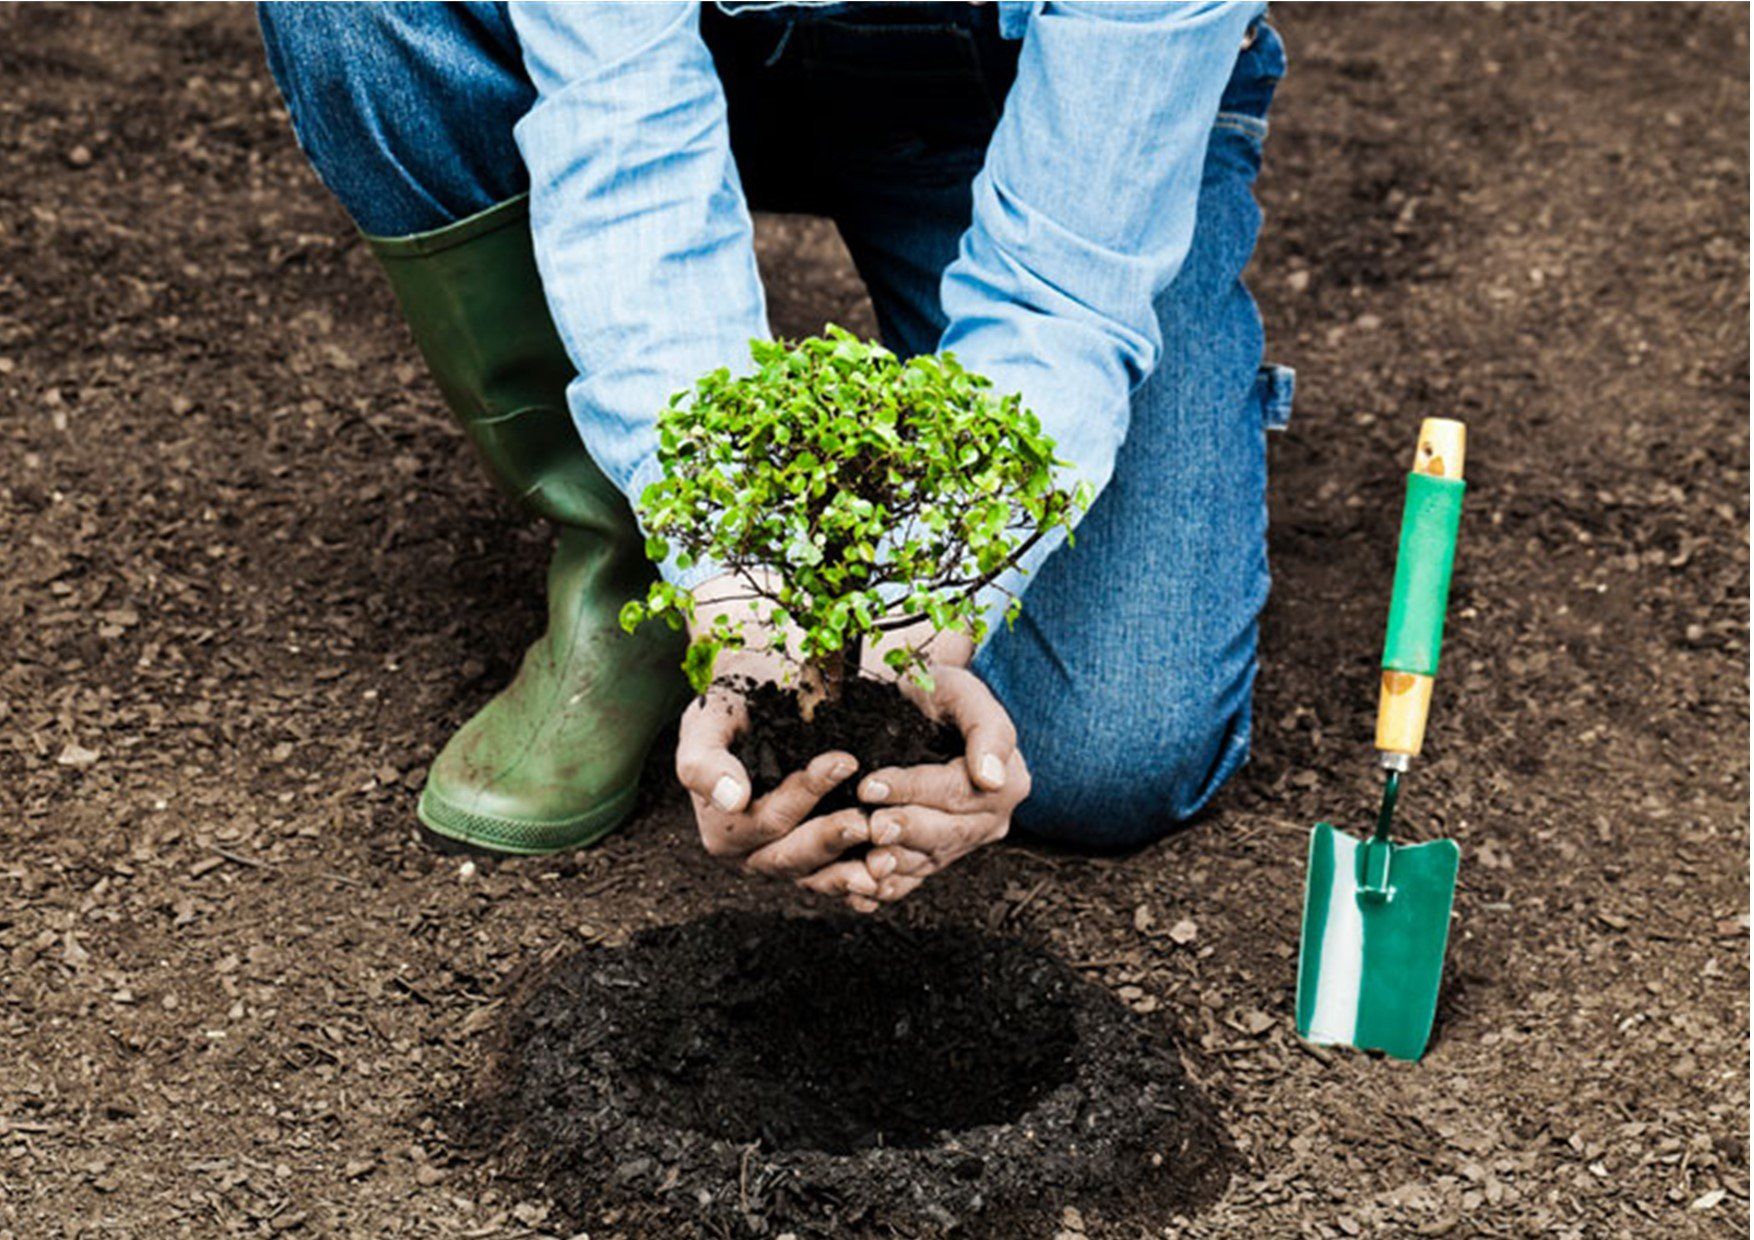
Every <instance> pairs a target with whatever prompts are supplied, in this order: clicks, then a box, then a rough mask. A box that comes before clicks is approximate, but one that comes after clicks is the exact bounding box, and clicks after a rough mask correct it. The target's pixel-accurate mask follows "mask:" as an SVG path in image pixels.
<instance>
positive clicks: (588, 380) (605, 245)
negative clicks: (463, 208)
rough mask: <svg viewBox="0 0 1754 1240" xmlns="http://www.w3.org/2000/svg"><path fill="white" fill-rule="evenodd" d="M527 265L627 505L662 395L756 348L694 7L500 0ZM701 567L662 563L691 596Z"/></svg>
mask: <svg viewBox="0 0 1754 1240" xmlns="http://www.w3.org/2000/svg"><path fill="white" fill-rule="evenodd" d="M511 16H512V21H513V24H514V26H515V28H516V30H517V34H518V39H519V42H520V44H521V45H522V49H523V56H524V62H525V66H526V68H527V69H528V71H529V74H530V77H531V80H532V81H533V82H534V83H535V86H536V91H537V100H536V103H535V105H534V106H533V107H532V108H531V110H530V112H529V113H528V114H527V115H526V116H525V117H524V118H523V119H522V120H521V121H520V122H519V123H518V126H517V143H518V149H519V151H520V153H521V154H522V155H523V158H524V162H525V164H526V165H528V167H529V171H530V222H531V231H532V234H533V238H534V242H535V248H536V262H537V266H538V267H539V269H540V270H541V273H542V283H543V287H544V288H545V289H546V291H547V295H548V303H549V308H550V310H551V312H552V313H553V316H554V320H555V325H556V327H557V328H558V329H559V332H560V337H561V339H562V341H563V342H564V343H565V345H566V348H567V352H568V354H569V355H570V356H571V358H572V362H573V365H574V366H575V367H577V369H578V377H577V378H576V379H574V380H573V383H572V385H571V387H569V388H568V390H567V400H568V403H569V406H570V408H571V410H572V415H573V419H574V421H575V422H576V423H577V425H578V429H579V433H580V435H581V436H582V437H583V439H584V442H585V446H586V448H587V449H588V450H589V451H590V453H591V456H592V457H593V458H594V459H595V460H596V462H597V464H598V465H599V466H601V467H602V469H603V471H604V473H606V474H607V475H608V476H609V478H610V479H611V481H613V482H614V483H615V484H616V486H618V487H619V488H620V489H621V490H622V491H623V493H625V494H626V495H627V496H628V498H629V499H630V500H632V501H635V502H637V501H638V499H639V495H640V492H641V491H643V490H644V489H645V487H646V486H647V485H648V484H649V483H651V482H652V481H654V480H656V479H657V478H658V476H659V472H660V471H659V466H658V462H657V455H656V453H657V446H658V439H657V430H656V425H657V418H658V414H659V412H660V410H662V409H663V407H664V405H665V404H666V403H667V402H668V401H669V399H670V397H671V395H672V394H674V393H675V392H677V391H679V390H682V389H684V388H686V387H688V386H689V385H691V384H692V383H693V382H694V380H695V379H696V378H698V377H699V376H701V375H703V374H706V373H707V372H709V371H711V370H715V369H717V368H718V367H721V366H727V367H730V368H732V369H733V370H735V369H739V368H741V367H743V366H745V365H747V359H748V354H749V341H750V339H751V338H765V337H766V336H767V331H768V329H767V312H766V307H765V305H764V302H763V297H762V289H761V280H760V276H759V275H758V273H757V270H756V264H755V249H754V242H753V226H752V223H751V220H750V216H749V210H748V207H747V205H746V203H745V201H744V197H743V189H742V185H741V183H740V181H739V180H738V177H737V166H736V163H735V162H734V161H733V159H732V157H731V143H730V132H729V126H728V124H727V121H726V113H725V97H724V90H723V88H722V87H721V85H720V82H719V78H718V74H717V72H716V70H715V69H714V66H713V60H712V55H711V53H710V52H709V51H708V50H707V47H706V44H705V42H704V41H703V40H702V38H701V33H700V14H699V9H698V5H696V4H692V3H652V4H512V5H511ZM712 571H714V568H713V566H711V565H703V566H697V567H696V568H694V569H693V570H690V571H689V572H686V573H683V572H679V571H677V570H675V568H674V566H666V567H665V575H666V576H667V577H669V578H670V579H671V580H673V581H678V582H679V583H680V584H683V585H687V586H692V585H694V584H697V583H698V581H699V580H701V579H702V578H703V577H704V576H706V575H708V574H710V573H711V572H712Z"/></svg>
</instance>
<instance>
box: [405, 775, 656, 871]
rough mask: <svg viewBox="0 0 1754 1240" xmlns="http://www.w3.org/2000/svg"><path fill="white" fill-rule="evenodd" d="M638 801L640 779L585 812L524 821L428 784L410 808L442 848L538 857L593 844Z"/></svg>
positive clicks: (614, 825) (624, 819)
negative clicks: (492, 813)
mask: <svg viewBox="0 0 1754 1240" xmlns="http://www.w3.org/2000/svg"><path fill="white" fill-rule="evenodd" d="M638 800H639V784H638V782H637V781H636V782H634V783H632V784H629V785H628V786H627V787H626V788H624V789H622V790H621V791H620V792H617V793H615V794H614V795H613V796H611V797H610V798H609V799H608V800H606V801H602V802H600V803H599V804H597V805H596V806H594V807H593V808H592V809H591V810H589V811H588V812H586V813H583V814H575V815H573V816H572V817H570V818H561V819H557V820H555V821H553V822H524V821H520V820H518V819H515V818H492V817H488V816H487V815H484V814H477V813H473V812H471V811H469V810H466V809H461V808H459V807H457V806H455V805H451V804H449V803H448V802H446V801H445V800H444V799H443V798H442V797H440V796H438V795H437V794H436V793H434V792H433V790H432V789H431V788H430V787H427V788H425V789H423V790H422V791H421V793H420V804H419V805H418V806H417V807H416V809H415V813H416V814H417V815H418V816H419V818H420V825H421V826H423V827H425V828H426V833H427V835H428V836H429V837H430V838H432V840H433V842H434V843H435V844H437V845H438V846H439V847H440V848H443V849H445V850H446V851H479V852H484V853H494V854H499V855H502V856H503V855H510V856H514V857H540V856H544V855H546V854H548V853H557V852H565V851H566V850H567V849H569V848H587V847H589V846H590V845H592V844H595V843H596V842H597V841H598V840H600V839H602V838H603V837H604V836H605V835H608V834H609V833H610V832H611V831H613V830H615V828H616V827H619V826H620V825H621V824H622V823H623V822H625V821H627V818H628V816H629V815H631V814H632V813H633V809H634V805H635V803H636V802H637V801H638Z"/></svg>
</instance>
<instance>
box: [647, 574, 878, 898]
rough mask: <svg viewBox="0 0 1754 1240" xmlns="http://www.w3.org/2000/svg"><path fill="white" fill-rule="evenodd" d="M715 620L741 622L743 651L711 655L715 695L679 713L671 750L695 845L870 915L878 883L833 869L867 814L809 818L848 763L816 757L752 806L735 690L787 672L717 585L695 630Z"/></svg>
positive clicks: (854, 866)
mask: <svg viewBox="0 0 1754 1240" xmlns="http://www.w3.org/2000/svg"><path fill="white" fill-rule="evenodd" d="M719 612H729V613H730V614H731V616H732V619H733V620H735V621H739V622H741V624H742V626H743V632H744V638H745V641H746V643H747V645H746V646H745V648H743V649H739V650H728V651H725V652H723V653H721V654H720V655H719V661H718V665H717V668H716V677H715V681H714V684H713V687H712V689H711V691H710V692H708V694H707V695H706V696H705V697H704V698H700V699H697V700H696V701H695V702H694V703H693V704H692V705H690V706H689V708H688V710H687V711H686V712H684V714H683V716H682V727H681V736H680V739H679V740H678V742H677V746H676V776H677V778H678V779H679V780H681V782H682V786H683V787H685V788H687V789H688V792H689V796H690V799H691V800H692V801H693V803H694V817H695V823H696V826H697V827H698V828H699V831H700V840H701V844H702V846H704V847H705V848H706V850H707V852H709V853H711V854H712V855H713V856H715V857H718V858H720V859H722V860H724V861H726V862H727V863H729V864H731V865H734V866H736V867H737V868H738V869H741V870H743V871H745V872H746V873H750V874H761V875H765V876H767V877H769V878H775V879H781V880H786V881H790V882H793V883H796V884H797V885H798V886H800V887H804V888H806V889H808V890H810V891H815V892H818V893H820V894H822V895H827V896H831V897H835V898H839V899H844V900H846V901H847V903H848V904H849V905H851V907H853V908H854V909H856V910H858V911H859V912H871V911H873V910H874V909H876V907H877V900H876V895H877V890H878V881H877V880H876V879H875V878H873V877H872V876H871V874H870V871H869V870H868V869H867V868H866V865H865V863H864V862H863V861H862V860H859V859H852V860H844V861H843V860H841V858H842V857H843V856H844V854H845V853H846V852H847V851H848V850H849V849H852V848H856V847H858V846H860V845H863V844H866V843H868V842H869V841H870V819H869V816H868V813H867V811H866V810H864V809H859V808H853V809H845V810H841V811H839V812H838V813H833V814H826V815H821V816H813V811H814V810H815V808H816V806H817V804H818V803H819V802H820V801H821V800H822V798H823V797H825V796H826V795H828V793H829V792H831V791H832V790H833V789H834V788H835V787H837V786H838V785H839V784H841V783H842V782H843V781H845V780H846V779H848V778H850V777H851V776H852V774H853V773H854V772H855V771H856V770H857V769H858V762H857V760H856V759H855V758H854V757H853V756H852V755H851V754H848V753H842V752H838V751H836V752H830V753H825V754H821V755H818V756H817V757H816V758H815V759H813V760H812V761H811V762H810V764H809V765H808V766H807V767H805V768H804V769H803V770H802V771H797V772H794V773H793V774H792V775H790V776H788V777H787V778H786V779H785V780H784V781H782V782H781V783H780V785H779V786H778V787H777V788H775V789H773V791H771V792H769V793H767V794H766V795H765V796H763V797H761V798H760V799H759V800H755V801H754V802H753V803H751V789H752V787H753V785H752V783H751V781H750V778H749V773H748V771H746V770H745V769H744V768H743V764H742V763H741V762H739V761H738V760H737V759H736V757H735V756H733V755H732V753H731V743H732V741H734V740H735V739H736V737H737V736H738V734H739V733H741V732H742V731H743V730H744V729H745V728H747V727H748V726H749V714H748V704H747V702H746V700H745V698H744V695H743V693H742V692H741V691H740V689H739V688H738V687H737V686H740V685H742V684H744V683H749V682H753V683H759V682H761V681H766V680H775V679H777V678H778V677H779V674H780V672H781V671H782V670H783V669H784V667H785V663H784V661H783V660H782V659H781V658H780V657H779V656H778V653H777V652H776V651H775V650H774V649H773V647H772V645H771V643H770V642H769V641H768V640H766V637H767V635H766V634H765V631H764V630H763V628H762V624H761V621H760V620H759V619H758V618H757V617H756V615H755V612H754V609H753V608H752V607H750V606H749V603H748V601H747V599H745V598H743V597H741V596H740V594H739V593H738V592H736V591H735V587H734V586H732V585H728V584H727V583H726V579H724V578H720V579H718V580H717V581H715V582H710V583H708V584H707V585H706V586H704V587H703V588H702V589H701V590H700V591H698V592H697V594H696V616H695V623H696V625H697V626H698V625H705V624H710V623H712V620H713V617H714V615H715V614H717V613H719Z"/></svg>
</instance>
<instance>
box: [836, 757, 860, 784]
mask: <svg viewBox="0 0 1754 1240" xmlns="http://www.w3.org/2000/svg"><path fill="white" fill-rule="evenodd" d="M858 769H859V764H858V763H857V762H855V761H853V760H852V759H851V758H842V759H841V760H840V761H839V762H836V763H835V764H834V769H833V770H832V771H830V772H829V777H830V778H831V779H833V780H834V781H835V782H836V783H838V782H840V781H841V780H843V779H845V778H846V777H847V776H848V775H851V774H852V773H853V772H854V771H856V770H858Z"/></svg>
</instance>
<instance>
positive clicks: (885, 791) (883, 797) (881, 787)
mask: <svg viewBox="0 0 1754 1240" xmlns="http://www.w3.org/2000/svg"><path fill="white" fill-rule="evenodd" d="M864 797H865V799H866V800H867V801H887V800H888V799H889V785H888V784H886V783H884V782H883V781H882V780H881V779H872V780H867V781H866V783H865V792H864Z"/></svg>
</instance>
